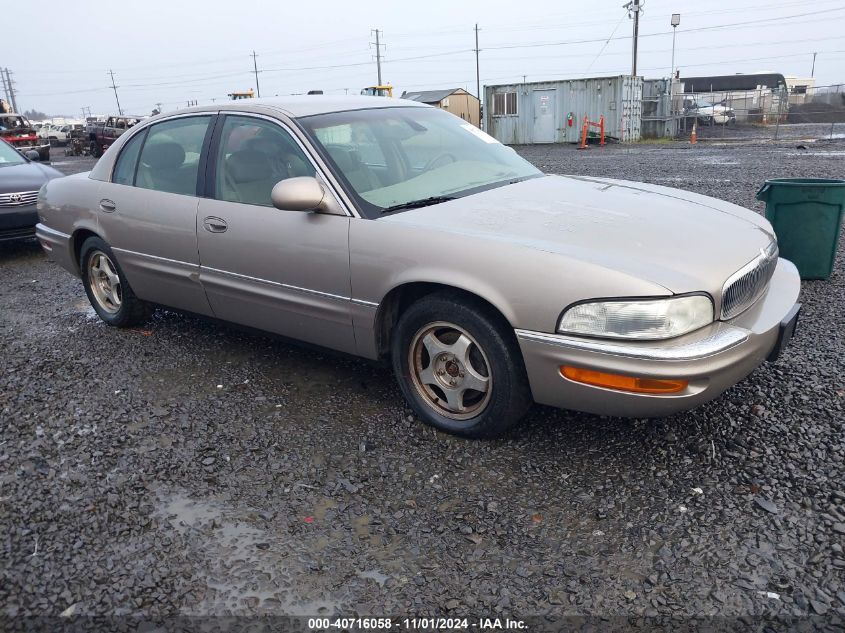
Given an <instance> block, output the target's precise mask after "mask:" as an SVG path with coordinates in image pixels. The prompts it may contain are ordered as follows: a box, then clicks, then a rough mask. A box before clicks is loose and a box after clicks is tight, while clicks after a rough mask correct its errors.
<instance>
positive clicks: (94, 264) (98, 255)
mask: <svg viewBox="0 0 845 633" xmlns="http://www.w3.org/2000/svg"><path fill="white" fill-rule="evenodd" d="M88 281H89V283H90V285H91V292H92V294H93V295H94V299H96V301H97V303H98V304H99V306H100V307H101V308H102V309H103V310H105V311H106V312H108V313H109V314H114V313H116V312H117V311H118V310H120V304H121V302H122V301H123V292H122V290H121V287H120V277H119V276H118V274H117V268H116V267H115V265H114V263H113V262H112V260H111V259H109V256H108V255H106V254H105V253H103V252H102V251H94V254H93V255H91V257H90V258H88Z"/></svg>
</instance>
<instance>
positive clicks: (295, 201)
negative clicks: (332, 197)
mask: <svg viewBox="0 0 845 633" xmlns="http://www.w3.org/2000/svg"><path fill="white" fill-rule="evenodd" d="M326 197H327V196H326V191H325V189H323V185H321V184H320V181H319V180H317V179H316V178H313V177H311V176H300V177H297V178H287V179H286V180H281V181H279V182H277V183H276V185H275V186H274V187H273V191H272V192H271V193H270V200H271V201H272V202H273V206H274V207H276V208H277V209H279V210H281V211H323V210H325V199H326Z"/></svg>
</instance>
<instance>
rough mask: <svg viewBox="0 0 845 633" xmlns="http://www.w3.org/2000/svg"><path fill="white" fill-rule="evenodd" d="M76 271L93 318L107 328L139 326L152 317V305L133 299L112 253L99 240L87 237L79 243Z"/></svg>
mask: <svg viewBox="0 0 845 633" xmlns="http://www.w3.org/2000/svg"><path fill="white" fill-rule="evenodd" d="M79 269H80V270H81V271H82V283H83V285H84V286H85V294H87V295H88V300H89V301H90V302H91V305H92V306H93V308H94V311H95V312H96V313H97V315H98V316H99V317H100V318H101V319H102V320H103V321H105V322H106V323H108V324H109V325H113V326H115V327H131V326H133V325H140V324H142V323H145V322H146V321H147V320H148V319H149V318H150V316H151V315H152V313H153V308H152V306H150V304H148V303H147V302H145V301H142V300H141V299H138V297H136V296H135V293H134V292H132V288H130V287H129V284H128V283H127V282H126V278H125V277H124V275H123V271H122V270H121V269H120V266H118V264H117V260H116V259H115V257H114V254H113V253H112V250H111V249H110V248H109V246H108V244H106V243H105V242H104V241H103V240H101V239H100V238H99V237H89V238H88V239H87V240H85V242H83V244H82V249H81V250H80V255H79Z"/></svg>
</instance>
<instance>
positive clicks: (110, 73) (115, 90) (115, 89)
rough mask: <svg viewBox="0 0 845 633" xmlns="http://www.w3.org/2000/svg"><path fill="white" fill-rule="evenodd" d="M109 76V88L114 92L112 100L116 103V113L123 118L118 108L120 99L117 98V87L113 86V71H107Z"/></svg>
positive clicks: (121, 111)
mask: <svg viewBox="0 0 845 633" xmlns="http://www.w3.org/2000/svg"><path fill="white" fill-rule="evenodd" d="M109 75H110V76H111V87H112V90H114V100H115V101H117V113H118V114H119V115H121V116H123V110H121V108H120V99H118V98H117V86H115V85H114V71H112V70H111V69H109Z"/></svg>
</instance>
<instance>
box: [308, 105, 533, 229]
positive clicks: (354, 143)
mask: <svg viewBox="0 0 845 633" xmlns="http://www.w3.org/2000/svg"><path fill="white" fill-rule="evenodd" d="M298 121H299V123H300V124H301V125H302V126H303V127H304V128H305V130H306V132H307V133H308V134H309V135H310V136H311V138H312V139H313V140H314V142H315V144H316V145H317V146H318V148H319V149H320V150H321V151H322V153H323V154H324V156H325V158H327V159H328V160H329V161H330V162H331V163H333V165H334V167H335V172H336V173H337V174H338V175H340V176H341V177H342V179H343V180H344V181H345V183H344V184H345V185H346V188H347V191H348V192H349V193H350V194H351V195H352V196H353V197H354V198H355V199H356V202H357V203H358V206H359V208H361V210H362V212H363V213H364V215H366V216H368V217H377V216H378V215H380V214H381V213H382V212H384V211H385V210H386V209H387V210H392V209H393V208H394V207H400V206H403V205H408V203H413V202H414V201H423V203H422V204H418V205H416V206H423V205H424V203H425V202H426V201H427V199H429V198H431V199H433V200H431V201H430V202H437V201H441V200H442V199H443V198H452V197H456V198H457V197H461V196H465V195H470V194H472V193H476V192H478V191H483V190H484V189H490V188H492V187H498V186H502V185H506V184H508V183H511V182H514V181H517V180H525V179H526V178H535V177H538V176H542V175H543V174H542V172H540V171H539V170H538V169H536V168H535V167H534V166H533V165H531V163H529V162H528V161H526V160H524V159H523V158H520V156H519V155H518V154H517V153H516V152H515V151H514V150H512V149H511V148H509V147H506V146H505V145H502V144H501V143H499V142H498V141H497V140H495V139H494V138H492V137H491V136H488V135H487V134H485V133H484V132H482V131H481V130H479V129H478V128H477V127H475V126H474V125H472V124H470V123H467V122H466V121H463V120H462V119H460V118H458V117H456V116H454V115H452V114H449V113H447V112H443V111H442V110H438V109H436V108H419V107H409V108H377V109H371V110H354V111H349V112H336V113H332V114H321V115H317V116H310V117H303V118H301V119H298ZM437 199H440V200H437ZM411 206H414V205H411ZM397 210H398V209H397Z"/></svg>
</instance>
